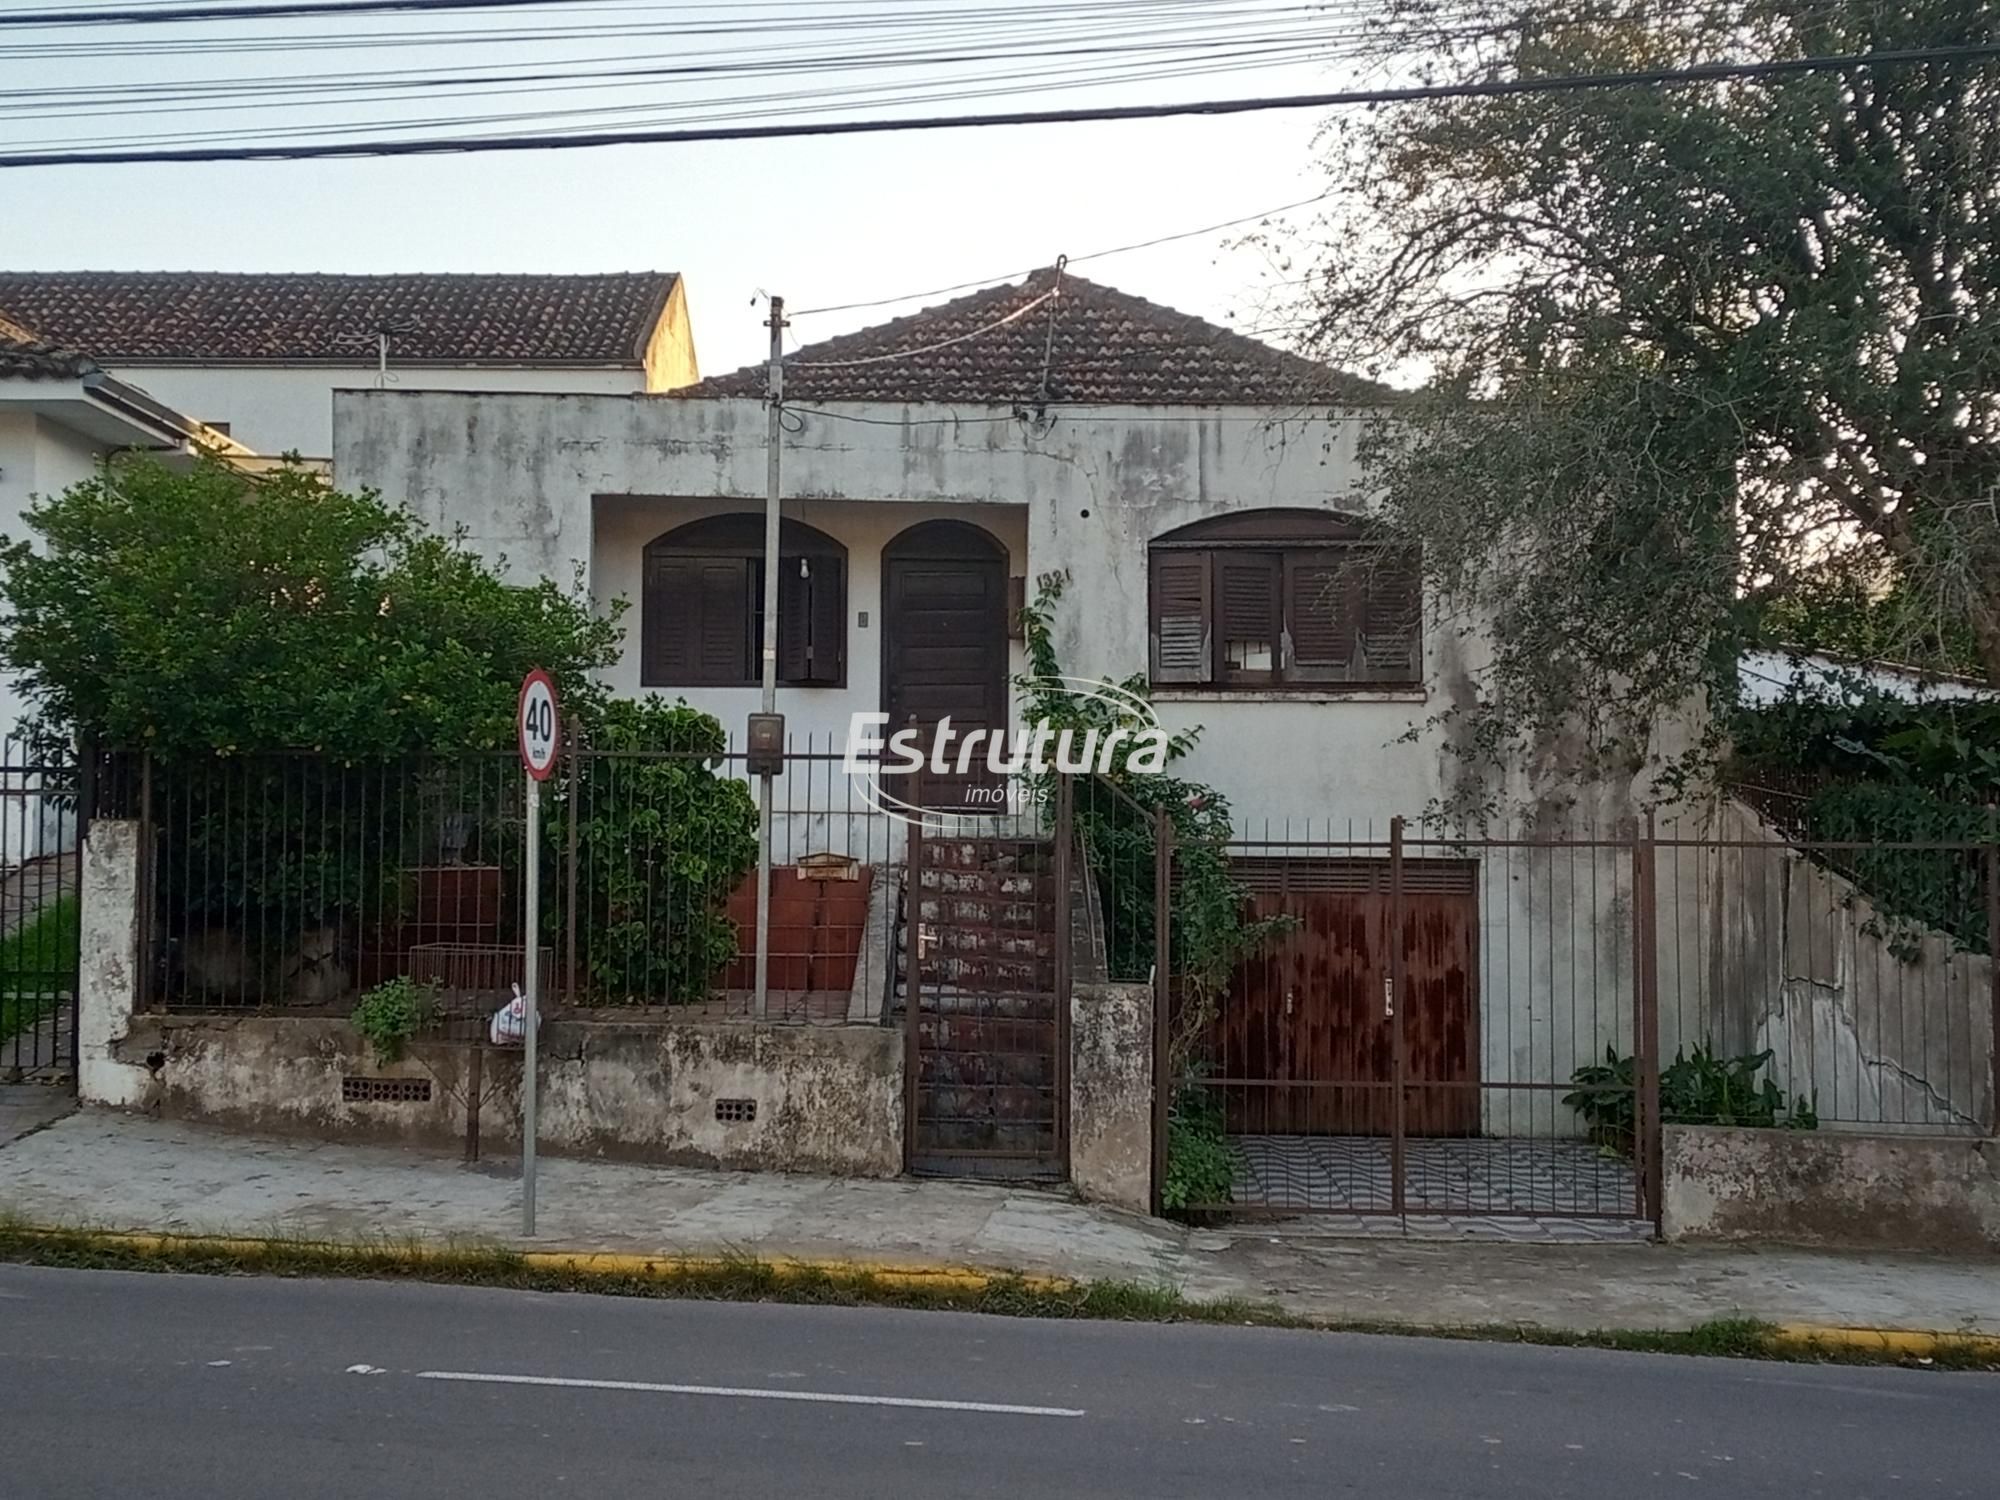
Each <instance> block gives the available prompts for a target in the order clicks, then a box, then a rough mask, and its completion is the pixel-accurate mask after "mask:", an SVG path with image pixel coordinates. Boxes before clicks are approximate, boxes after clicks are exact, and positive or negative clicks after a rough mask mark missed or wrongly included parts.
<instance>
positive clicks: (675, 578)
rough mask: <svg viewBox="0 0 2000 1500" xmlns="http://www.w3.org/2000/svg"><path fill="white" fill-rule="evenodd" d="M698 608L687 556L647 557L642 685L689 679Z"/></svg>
mask: <svg viewBox="0 0 2000 1500" xmlns="http://www.w3.org/2000/svg"><path fill="white" fill-rule="evenodd" d="M699 610H700V600H699V598H698V596H697V594H696V588H695V564H694V563H693V562H692V561H691V560H689V559H687V558H684V557H649V558H647V559H646V581H645V590H644V593H643V595H642V597H641V599H640V620H639V629H640V636H639V680H640V682H641V683H642V684H643V685H644V686H646V687H671V686H673V685H674V684H676V683H683V682H690V681H692V680H693V673H694V670H695V660H696V655H697V653H696V651H695V639H696V633H697V615H698V613H699Z"/></svg>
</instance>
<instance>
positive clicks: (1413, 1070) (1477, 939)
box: [1156, 798, 2000, 1219]
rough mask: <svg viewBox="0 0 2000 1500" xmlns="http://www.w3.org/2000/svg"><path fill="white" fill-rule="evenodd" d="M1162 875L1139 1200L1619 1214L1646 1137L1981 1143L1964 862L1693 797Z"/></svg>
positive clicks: (1378, 837)
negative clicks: (1692, 1127) (1554, 831)
mask: <svg viewBox="0 0 2000 1500" xmlns="http://www.w3.org/2000/svg"><path fill="white" fill-rule="evenodd" d="M1172 863H1173V883H1172V897H1171V921H1172V922H1173V923H1174V924H1176V931H1175V932H1174V934H1173V936H1172V938H1171V939H1170V941H1169V942H1168V943H1167V944H1166V945H1165V947H1166V950H1167V951H1169V952H1170V953H1171V955H1172V957H1171V973H1170V982H1169V984H1168V985H1167V987H1166V998H1167V1006H1166V1018H1165V1021H1164V1022H1163V1026H1162V1037H1161V1041H1160V1047H1161V1050H1162V1052H1163V1053H1164V1054H1165V1055H1166V1056H1167V1057H1168V1062H1167V1066H1166V1067H1165V1068H1164V1069H1163V1070H1162V1076H1163V1077H1164V1078H1166V1079H1168V1080H1170V1081H1169V1082H1168V1084H1167V1087H1166V1090H1165V1092H1164V1093H1163V1096H1162V1100H1161V1102H1162V1107H1163V1113H1164V1115H1165V1118H1164V1119H1162V1120H1161V1122H1160V1126H1159V1131H1158V1136H1159V1139H1158V1141H1157V1144H1156V1159H1157V1162H1158V1170H1157V1172H1156V1180H1157V1181H1158V1182H1159V1184H1160V1187H1161V1190H1162V1192H1163V1194H1164V1195H1165V1198H1164V1201H1165V1202H1166V1203H1167V1204H1168V1205H1169V1206H1173V1207H1177V1208H1183V1209H1187V1210H1190V1211H1194V1212H1209V1213H1231V1214H1269V1215H1294V1214H1297V1215H1306V1214H1329V1213H1332V1214H1358V1215H1369V1214H1393V1215H1417V1214H1431V1215H1445V1216H1453V1215H1456V1216H1466V1217H1494V1216H1502V1217H1507V1216H1522V1215H1533V1216H1563V1217H1582V1218H1604V1219H1619V1218H1624V1219H1643V1218H1649V1217H1651V1216H1652V1215H1653V1214H1654V1213H1656V1212H1657V1204H1658V1195H1657V1191H1656V1184H1657V1182H1658V1171H1659V1166H1658V1147H1659V1142H1660V1139H1661V1136H1660V1126H1661V1124H1662V1123H1663V1122H1664V1123H1683V1124H1704V1123H1706V1124H1722V1125H1739V1126H1756V1127H1764V1128H1771V1129H1792V1130H1805V1129H1822V1130H1838V1129H1869V1130H1916V1131H1929V1132H1938V1131H1947V1132H1959V1133H1981V1134H1984V1133H1994V1132H2000V1113H1996V1101H1995V1092H1994V1080H1995V1076H1996V1054H1995V1037H1996V1032H2000V974H1996V968H1995V964H1994V960H1993V957H1992V955H1991V952H1990V940H1989V937H1988V934H1990V933H1991V932H1993V931H1996V930H2000V847H1996V846H1995V845H1994V844H1991V843H1983V842H1979V843H1975V842H1970V841H1947V840H1937V841H1930V842H1921V843H1919V842H1894V841H1888V840H1881V841H1862V840H1846V841H1835V840H1806V839H1803V838H1800V837H1797V836H1788V834H1787V832H1786V830H1785V829H1784V828H1783V827H1781V826H1779V825H1778V824H1776V823H1775V822H1773V821H1771V820H1770V819H1768V818H1767V817H1766V816H1765V815H1764V814H1763V813H1761V812H1760V811H1759V810H1758V809H1757V808H1756V807H1753V806H1752V805H1750V804H1749V803H1747V802H1745V801H1742V800H1739V799H1734V798H1723V799H1720V800H1719V801H1718V803H1717V804H1716V805H1714V806H1712V807H1709V808H1705V809H1702V810H1701V812H1700V814H1699V815H1698V816H1697V815H1695V814H1692V813H1690V814H1686V815H1684V816H1682V817H1681V818H1679V819H1677V820H1676V821H1674V822H1673V823H1671V824H1662V825H1660V826H1658V827H1655V826H1654V825H1653V824H1652V823H1650V822H1648V823H1646V824H1644V825H1638V826H1634V825H1630V824H1628V825H1627V826H1626V827H1624V828H1622V829H1620V830H1618V831H1617V832H1616V834H1615V836H1610V837H1588V836H1574V837H1569V836H1565V837H1548V836H1542V835H1531V836H1523V837H1512V838H1508V837H1500V838H1461V837H1455V836H1451V835H1448V834H1446V833H1445V832H1443V831H1442V830H1438V829H1435V828H1424V827H1423V826H1421V825H1415V824H1412V825H1405V824H1403V823H1402V822H1401V821H1400V820H1397V821H1396V822H1394V823H1392V824H1390V825H1389V826H1388V827H1387V828H1386V829H1383V828H1362V829H1359V830H1351V831H1350V830H1345V829H1343V830H1340V831H1338V832H1336V831H1333V830H1329V829H1324V828H1317V829H1316V828H1314V827H1312V826H1311V825H1302V826H1301V827H1296V828H1279V829H1269V828H1265V829H1260V830H1255V831H1252V830H1246V829H1241V828H1239V829H1236V830H1234V832H1233V835H1232V836H1231V837H1230V838H1228V839H1226V840H1220V841H1216V842H1215V843H1213V844H1211V845H1209V846H1208V847H1207V848H1195V847H1191V846H1190V845H1189V844H1187V843H1185V842H1183V843H1181V844H1180V845H1179V846H1177V847H1176V848H1175V849H1174V850H1173V853H1172ZM1218 866H1220V867H1222V868H1223V869H1225V870H1226V872H1227V874H1226V881H1225V894H1224V906H1225V908H1226V907H1227V904H1228V903H1229V902H1232V901H1233V903H1234V911H1235V912H1236V922H1235V924H1234V925H1233V926H1231V925H1230V924H1228V923H1227V922H1224V923H1222V924H1221V930H1222V931H1223V932H1224V934H1225V939H1226V940H1225V941H1223V942H1222V943H1220V945H1218V943H1217V942H1216V941H1215V939H1214V938H1213V936H1212V935H1213V933H1214V932H1215V931H1216V930H1217V927H1218V912H1217V909H1216V908H1217V902H1216V900H1215V897H1214V892H1213V890H1212V889H1211V890H1210V891H1209V892H1208V894H1207V895H1203V894H1202V891H1201V889H1200V888H1201V887H1202V886H1203V884H1204V883H1206V884H1207V885H1209V886H1211V887H1212V886H1213V885H1214V883H1215V881H1216V879H1217V867H1218ZM1222 914H1223V915H1224V916H1226V914H1227V912H1226V910H1225V911H1224V912H1223V913H1222ZM1190 921H1193V922H1198V923H1205V924H1207V927H1208V929H1209V930H1210V933H1211V938H1210V939H1209V941H1208V943H1207V948H1208V952H1207V954H1206V956H1204V953H1203V952H1202V946H1203V945H1202V944H1201V943H1200V942H1191V941H1190V940H1189V938H1188V936H1187V935H1186V934H1185V933H1183V932H1181V931H1180V930H1179V925H1180V924H1183V923H1186V922H1190ZM1229 941H1234V942H1236V943H1237V944H1238V946H1237V947H1236V948H1235V949H1234V950H1231V949H1230V948H1229V946H1228V942H1229Z"/></svg>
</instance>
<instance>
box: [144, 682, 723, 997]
mask: <svg viewBox="0 0 2000 1500" xmlns="http://www.w3.org/2000/svg"><path fill="white" fill-rule="evenodd" d="M601 734H602V736H603V739H604V740H605V741H606V743H605V744H604V745H601V746H600V745H592V746H591V747H589V748H586V749H582V750H577V751H575V752H573V753H571V754H568V755H565V756H564V757H563V759H562V760H561V762H560V764H559V766H558V768H557V772H556V775H555V776H554V777H553V778H552V779H551V781H550V783H549V785H548V788H547V796H546V798H545V802H544V816H543V825H542V826H543V834H542V837H543V841H544V852H543V858H544V864H543V868H544V879H543V883H542V892H541V901H540V911H539V913H538V920H539V924H540V930H541V936H542V938H543V940H544V942H545V944H546V950H547V955H548V959H547V967H546V968H545V974H548V975H550V976H552V977H555V978H557V979H558V980H559V981H560V983H561V987H562V989H563V990H564V992H565V993H566V995H567V998H569V999H571V1000H572V1001H574V1002H577V1003H590V1004H634V1003H650V1004H662V1003H674V1002H686V1001H692V1000H698V999H702V998H704V997H705V996H706V995H707V994H708V992H709V988H710V986H711V984H712V982H713V980H714V979H715V978H716V976H717V974H718V973H719V971H720V970H721V969H722V968H723V966H724V965H725V964H726V963H727V962H728V961H729V959H730V957H731V956H732V955H733V953H734V951H735V947H736V929H735V926H734V924H733V923H732V922H731V921H730V920H729V918H728V916H727V915H726V913H725V911H724V908H725V905H726V903H727V901H728V897H729V894H730V892H731V891H732V890H733V889H734V888H735V887H736V885H737V884H738V883H739V882H740V881H741V880H742V878H743V876H744V874H745V872H746V871H748V870H749V869H750V867H751V866H752V865H753V863H754V862H755V858H756V811H755V808H754V806H753V804H752V802H751V800H750V796H749V792H748V789H747V788H746V787H745V786H744V785H743V783H742V782H741V781H739V780H736V779H734V778H732V777H730V776H728V775H727V774H725V772H724V770H723V769H722V758H723V753H724V749H725V747H724V744H723V739H722V730H721V727H720V726H719V725H718V724H717V723H716V721H715V720H714V719H712V718H710V717H709V716H707V715H705V714H700V713H697V712H695V711H693V710H691V709H688V708H686V707H684V706H668V705H665V704H661V703H658V702H657V701H654V702H648V703H626V704H619V705H615V706H614V707H613V709H612V710H611V711H610V712H609V713H607V714H606V715H605V717H604V720H603V723H602V727H601ZM111 781H112V786H113V792H112V795H113V798H114V803H115V804H122V805H118V806H117V810H118V811H119V812H122V813H124V814H125V815H128V816H135V817H139V818H141V819H143V820H144V821H145V823H146V825H147V830H148V833H147V838H146V841H145V843H146V849H147V858H148V862H149V879H148V880H147V882H146V897H145V900H146V903H147V909H146V911H145V913H144V914H143V924H144V932H145V935H146V940H147V947H148V956H147V972H148V976H149V979H150V982H151V985H152V988H153V992H154V994H155V995H156V996H157V997H158V998H159V999H160V1000H161V1001H162V1002H164V1003H166V1004H169V1005H173V1006H179V1007H186V1008H197V1009H199V1008H208V1007H224V1008H229V1007H246V1006H288V1007H341V1006H345V1005H346V1004H347V1003H349V1002H350V1001H351V1000H352V998H353V996H354V994H355V992H356V991H357V990H360V989H368V988H370V987H372V986H375V985H377V984H380V983H382V982H383V981H385V980H389V979H394V978H397V977H400V976H407V975H413V974H414V975H415V976H416V977H419V978H424V977H428V978H443V977H446V976H455V978H456V979H457V980H460V981H463V982H465V983H469V984H471V985H472V986H473V987H474V988H477V989H480V990H481V991H482V992H487V991H492V990H498V991H500V992H501V993H503V994H504V992H505V989H506V986H507V984H508V983H509V982H511V981H518V980H519V979H520V978H521V977H522V975H523V973H524V972H525V971H524V970H523V969H522V967H521V963H522V959H521V955H522V952H523V949H524V943H523V938H524V934H523V931H522V919H523V918H522V894H523V893H522V886H521V871H522V865H523V860H522V857H521V856H522V853H523V849H522V841H523V837H524V827H525V824H524V817H523V799H522V788H521V774H520V770H519V768H518V765H517V764H516V761H515V758H514V757H513V756H511V755H506V754H491V753H482V754H474V755H460V756H449V757H443V756H439V757H429V756H426V757H400V758H392V759H382V760H367V761H342V760H338V759H335V758H333V757H328V756H321V755H309V754H293V755H254V756H228V757H221V756H219V757H214V758H212V759H179V760H172V761H167V760H156V759H153V758H150V757H146V756H129V755H128V756H122V757H117V758H116V759H115V761H114V768H113V773H112V776H111ZM468 976H470V977H469V978H468Z"/></svg>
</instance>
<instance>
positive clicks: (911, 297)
mask: <svg viewBox="0 0 2000 1500" xmlns="http://www.w3.org/2000/svg"><path fill="white" fill-rule="evenodd" d="M1332 196H1333V194H1331V193H1315V194H1314V195H1313V196H1312V197H1310V198H1300V199H1299V200H1297V201H1296V202H1294V203H1280V204H1279V205H1278V206H1277V207H1276V208H1266V209H1262V210H1260V211H1259V212H1257V213H1254V214H1244V215H1243V216H1242V217H1240V218H1235V219H1224V220H1223V221H1222V222H1221V223H1219V224H1204V225H1203V226H1202V227H1201V228H1199V229H1183V230H1179V231H1177V232H1176V233H1173V234H1161V235H1155V236H1154V237H1153V238H1152V239H1150V240H1136V241H1134V242H1133V243H1132V244H1129V245H1114V246H1112V247H1111V248H1110V249H1108V250H1093V251H1091V252H1090V253H1089V254H1088V255H1072V256H1069V257H1068V262H1067V263H1068V264H1069V265H1072V266H1074V265H1080V264H1081V263H1082V262H1084V261H1087V260H1102V259H1104V258H1105V257H1106V256H1108V255H1125V254H1128V253H1130V252H1131V251H1134V250H1151V249H1152V248H1153V247H1154V246H1156V245H1170V244H1172V243H1174V242H1175V241H1176V240H1191V239H1194V238H1196V237H1198V236H1200V235H1204V234H1215V233H1217V232H1219V231H1221V230H1224V229H1235V228H1238V227H1239V226H1241V225H1244V224H1255V223H1257V222H1259V221H1260V220H1263V219H1268V218H1270V217H1271V216H1272V215H1273V214H1282V213H1289V212H1291V210H1293V209H1295V208H1310V207H1311V206H1312V205H1313V204H1315V203H1324V202H1326V200H1327V199H1329V198H1331V197H1332ZM1039 269H1040V267H1038V266H1024V267H1023V268H1021V269H1020V270H1018V271H1006V272H1002V273H1001V274H1000V275H998V276H982V277H980V278H979V279H978V280H976V281H961V282H958V283H956V284H955V285H952V286H940V287H932V288H931V289H930V290H928V291H922V292H904V293H902V294H901V295H899V296H895V297H874V298H870V299H869V300H867V301H865V302H835V303H832V304H830V305H828V306H826V307H807V308H801V309H800V310H799V311H797V312H793V313H788V314H787V316H789V317H794V318H809V317H812V316H813V315H814V314H816V313H837V312H856V311H860V310H862V309H865V308H871V307H890V306H893V305H894V304H896V303H898V302H915V301H916V300H918V299H919V298H921V297H948V296H950V295H951V294H952V293H954V292H971V291H977V290H979V289H980V288H981V287H989V286H999V285H1000V284H1001V283H1003V282H1009V281H1018V280H1020V279H1021V278H1022V277H1023V276H1026V275H1029V274H1031V273H1032V272H1034V271H1036V270H1039Z"/></svg>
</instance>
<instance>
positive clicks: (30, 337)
mask: <svg viewBox="0 0 2000 1500" xmlns="http://www.w3.org/2000/svg"><path fill="white" fill-rule="evenodd" d="M96 368H97V366H96V365H95V364H94V363H92V362H91V361H90V360H88V359H86V358H85V357H84V356H83V355H81V354H78V353H77V352H76V351H75V350H73V349H65V348H63V347H62V346H61V345H59V344H52V343H50V342H49V341H48V340H47V339H45V338H43V337H41V336H40V335H39V334H37V333H35V332H33V331H32V330H30V329H27V328H23V327H22V326H21V325H20V324H19V323H16V322H15V321H14V320H13V319H12V318H9V317H8V316H6V315H5V314H4V313H0V377H3V376H8V375H14V376H25V377H27V378H29V379H35V380H75V379H78V378H79V377H81V376H84V375H88V374H89V373H90V372H91V371H92V370H94V369H96Z"/></svg>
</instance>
